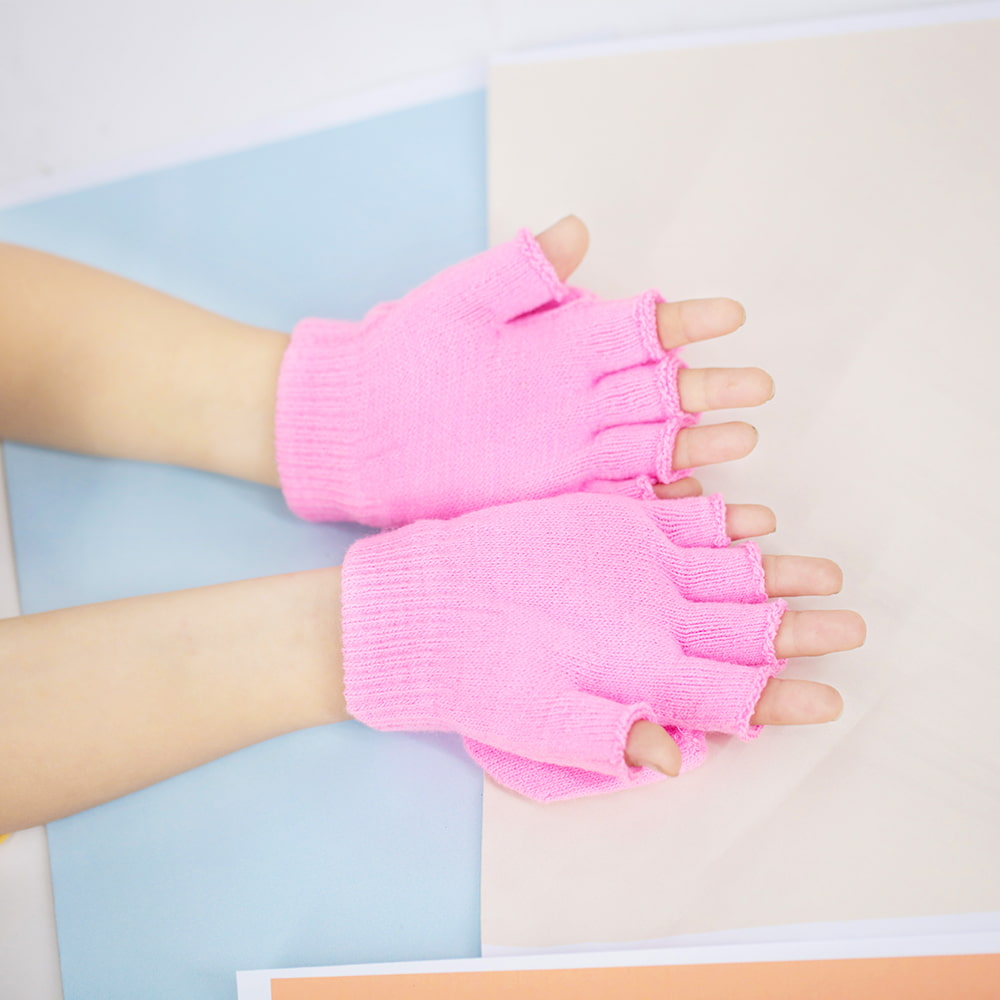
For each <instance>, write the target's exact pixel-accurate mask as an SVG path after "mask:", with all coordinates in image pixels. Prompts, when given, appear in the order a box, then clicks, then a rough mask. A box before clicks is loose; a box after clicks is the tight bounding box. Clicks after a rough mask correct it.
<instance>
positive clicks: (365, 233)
mask: <svg viewBox="0 0 1000 1000" xmlns="http://www.w3.org/2000/svg"><path fill="white" fill-rule="evenodd" d="M0 239H3V240H6V241H8V242H15V243H23V244H26V245H30V246H34V247H37V248H40V249H43V250H48V251H51V252H54V253H59V254H62V255H65V256H68V257H73V258H75V259H78V260H82V261H85V262H87V263H90V264H93V265H95V266H98V267H102V268H105V269H107V270H110V271H113V272H115V273H118V274H123V275H126V276H127V277H131V278H133V279H135V280H138V281H141V282H144V283H146V284H149V285H152V286H154V287H157V288H160V289H162V290H164V291H166V292H169V293H171V294H174V295H177V296H180V297H182V298H185V299H187V300H189V301H192V302H195V303H197V304H198V305H201V306H203V307H205V308H208V309H212V310H215V311H217V312H220V313H223V314H225V315H229V316H232V317H234V318H236V319H240V320H243V321H246V322H250V323H253V324H256V325H261V326H271V327H274V328H277V329H285V330H288V329H290V328H291V326H292V324H293V323H294V322H295V321H296V320H297V319H298V318H300V317H301V316H304V315H321V316H338V317H343V318H351V317H358V316H360V315H362V314H363V313H364V311H365V310H366V309H367V308H368V307H369V306H371V305H372V304H374V303H375V302H378V301H381V300H384V299H387V298H392V297H395V296H398V295H400V294H402V293H403V292H405V291H406V290H407V289H409V288H411V287H412V286H413V285H415V284H417V283H419V282H420V281H422V280H424V279H425V278H427V277H428V276H430V275H431V274H432V273H434V272H435V271H436V270H439V269H440V268H441V267H444V266H446V265H447V264H449V263H452V262H453V261H456V260H459V259H461V258H462V257H465V256H467V255H469V254H471V253H475V252H477V251H479V250H481V249H483V248H484V247H485V245H486V196H485V98H484V95H483V93H481V92H477V93H474V94H469V95H464V96H460V97H456V98H452V99H449V100H445V101H439V102H435V103H433V104H428V105H425V106H422V107H418V108H414V109H409V110H406V111H401V112H397V113H393V114H389V115H384V116H381V117H378V118H375V119H371V120H368V121H364V122H360V123H355V124H351V125H345V126H341V127H338V128H335V129H331V130H329V131H326V132H323V133H320V134H317V135H312V136H308V137H305V138H298V139H294V140H290V141H283V142H280V143H274V144H271V145H267V146H264V147H262V148H259V149H256V150H253V151H250V152H243V153H239V154H234V155H230V156H225V157H219V158H216V159H213V160H210V161H206V162H204V163H198V164H193V165H188V166H184V167H180V168H174V169H169V170H164V171H161V172H157V173H153V174H149V175H145V176H141V177H137V178H133V179H130V180H127V181H123V182H116V183H114V184H109V185H105V186H102V187H100V188H96V189H93V190H90V191H86V192H83V193H79V194H74V195H68V196H65V197H60V198H54V199H51V200H49V201H46V202H44V203H40V204H37V205H30V206H25V207H22V208H17V209H10V210H7V211H4V212H0ZM6 462H7V477H8V484H9V494H10V507H11V517H12V522H13V531H14V544H15V551H16V556H17V564H18V576H19V585H20V591H21V602H22V607H23V610H24V612H25V613H31V612H36V611H45V610H49V609H53V608H60V607H65V606H69V605H75V604H82V603H90V602H93V601H103V600H109V599H113V598H117V597H124V596H129V595H133V594H143V593H154V592H158V591H166V590H174V589H179V588H184V587H195V586H202V585H206V584H212V583H219V582H222V581H227V580H237V579H243V578H247V577H253V576H263V575H267V574H272V573H282V572H290V571H293V570H299V569H308V568H313V567H318V566H323V565H329V564H331V563H337V562H339V561H340V559H341V557H342V555H343V553H344V551H345V549H346V547H347V546H348V545H349V544H350V542H351V541H352V540H353V539H354V538H356V537H358V536H359V535H360V534H361V533H363V529H360V528H357V527H354V526H349V525H313V524H306V523H304V522H301V521H297V520H296V519H295V518H294V517H293V516H292V515H291V514H290V513H289V512H288V510H287V509H286V507H285V505H284V502H283V501H282V499H281V496H280V495H279V493H278V492H277V491H275V490H271V489H268V488H265V487H259V486H254V485H249V484H246V483H241V482H237V481H235V480H228V479H225V478H222V477H217V476H212V475H208V474H202V473H198V472H192V471H188V470H182V469H175V468H168V467H164V466H158V465H143V464H140V463H133V462H123V461H112V460H102V459H94V458H86V457H81V456H76V455H68V454H63V453H60V452H55V451H46V450H42V449H36V448H29V447H24V446H19V445H7V446H6ZM276 669H280V665H276ZM481 794H482V783H481V775H480V772H479V771H478V769H477V768H476V767H475V766H473V765H472V764H471V763H470V762H469V761H468V759H467V758H466V757H465V755H464V754H463V752H462V750H461V748H460V745H459V743H458V741H457V740H456V739H453V738H451V737H446V736H436V735H408V734H384V733H376V732H373V731H370V730H367V729H365V728H364V727H362V726H360V725H358V724H356V723H345V724H340V725H337V726H329V727H323V728H319V729H313V730H308V731H306V732H302V733H297V734H293V735H291V736H287V737H282V738H280V739H276V740H271V741H269V742H267V743H263V744H260V745H258V746H255V747H251V748H249V749H247V750H244V751H241V752H240V753H236V754H233V755H231V756H229V757H226V758H224V759H222V760H219V761H216V762H214V763H212V764H209V765H206V766H204V767H201V768H198V769H197V770H195V771H192V772H189V773H188V774H184V775H181V776H179V777H176V778H173V779H171V780H169V781H166V782H163V783H161V784H159V785H156V786H154V787H152V788H149V789H146V790H144V791H141V792H138V793H136V794H134V795H130V796H128V797H126V798H123V799H120V800H119V801H117V802H112V803H109V804H107V805H104V806H100V807H99V808H96V809H92V810H90V811H88V812H86V813H82V814H80V815H78V816H74V817H71V818H69V819H66V820H62V821H60V822H58V823H53V824H51V825H50V827H49V843H50V847H51V854H52V869H53V878H54V885H55V895H56V913H57V922H58V932H59V947H60V953H61V964H62V973H63V982H64V988H65V995H66V997H67V1000H92V998H95V997H100V998H102V1000H115V998H122V1000H125V998H128V1000H135V998H137V997H143V998H158V997H172V998H173V997H184V998H185V1000H208V998H219V997H232V996H234V995H235V977H234V973H235V971H236V970H237V969H240V968H261V967H284V966H298V965H323V964H330V963H345V962H384V961H395V960H402V959H417V958H440V957H466V956H475V955H478V954H479V851H480V836H481V830H480V822H481V820H480V817H481Z"/></svg>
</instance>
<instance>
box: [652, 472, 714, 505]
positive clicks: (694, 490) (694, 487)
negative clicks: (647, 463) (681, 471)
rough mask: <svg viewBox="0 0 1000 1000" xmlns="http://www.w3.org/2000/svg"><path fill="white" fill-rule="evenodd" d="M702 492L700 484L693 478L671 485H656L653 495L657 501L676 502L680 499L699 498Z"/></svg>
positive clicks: (689, 477)
mask: <svg viewBox="0 0 1000 1000" xmlns="http://www.w3.org/2000/svg"><path fill="white" fill-rule="evenodd" d="M702 492H703V488H702V485H701V483H699V482H698V480H697V479H695V478H694V477H693V476H688V477H686V478H685V479H678V480H676V481H675V482H672V483H656V484H655V485H654V486H653V493H654V494H656V497H657V499H659V500H676V499H678V498H681V497H700V496H701V494H702Z"/></svg>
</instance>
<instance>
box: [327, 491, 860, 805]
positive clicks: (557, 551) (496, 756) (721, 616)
mask: <svg viewBox="0 0 1000 1000" xmlns="http://www.w3.org/2000/svg"><path fill="white" fill-rule="evenodd" d="M771 521H772V518H771V515H770V512H769V511H767V510H766V508H756V507H750V508H731V509H730V510H729V511H728V512H727V510H726V508H725V507H724V505H723V503H722V500H721V498H720V497H719V496H717V495H716V496H714V497H707V498H688V499H681V500H652V501H639V500H633V499H631V498H628V497H624V496H613V495H597V494H586V493H577V494H569V495H564V496H560V497H553V498H549V499H545V500H537V501H527V502H523V503H516V504H508V505H505V506H500V507H494V508H491V509H488V510H482V511H478V512H475V513H471V514H467V515H465V516H463V517H458V518H455V519H453V520H450V521H421V522H419V523H417V524H413V525H410V526H409V527H406V528H402V529H400V530H399V531H396V532H390V533H386V534H381V535H375V536H372V537H370V538H366V539H362V540H361V541H359V542H356V543H355V545H354V546H353V547H352V548H351V549H350V550H349V552H348V554H347V558H346V559H345V562H344V568H343V619H342V620H343V664H344V691H345V697H346V703H347V709H348V711H349V712H350V713H351V714H352V715H354V716H355V717H356V718H358V719H360V720H361V721H362V722H365V723H367V724H369V725H372V726H374V727H376V728H380V729H430V730H452V731H456V732H459V733H461V734H462V735H463V736H464V737H465V742H466V746H467V748H468V749H469V752H470V753H471V754H472V756H473V757H474V758H475V759H476V760H477V761H478V762H479V763H480V764H481V765H482V766H483V767H484V769H485V770H486V771H487V772H488V773H490V774H491V775H492V776H493V777H494V778H495V779H496V780H498V781H499V782H501V783H502V784H504V785H507V786H509V787H511V788H514V789H515V790H517V791H519V792H521V793H523V794H525V795H529V796H531V797H533V798H537V799H542V800H550V799H559V798H567V797H572V796H579V795H591V794H595V793H598V792H604V791H613V790H615V789H619V788H625V787H627V786H629V785H635V784H644V783H646V782H648V781H653V780H658V779H659V778H662V776H663V774H665V773H669V774H677V773H679V772H680V771H681V770H685V769H689V768H692V767H695V766H697V765H698V764H699V763H700V762H701V760H702V759H703V757H704V753H705V733H706V732H720V733H729V734H732V735H735V736H739V737H740V738H742V739H751V738H752V737H754V736H756V735H757V733H758V732H759V727H760V726H761V725H763V724H782V723H805V722H820V721H828V720H830V719H833V718H836V716H837V715H838V714H839V712H840V707H841V702H840V696H839V694H838V693H837V692H836V691H835V690H834V689H832V688H830V687H828V686H826V685H823V684H815V683H812V682H808V681H785V682H779V681H774V680H771V678H772V677H773V676H774V675H775V674H776V673H778V672H779V671H780V670H781V669H782V667H783V666H784V659H783V658H784V657H786V656H808V655H817V654H821V653H825V652H831V651H833V650H837V649H848V648H851V647H853V646H856V645H859V644H860V643H861V642H862V641H863V638H864V623H863V621H862V620H861V619H860V617H859V616H857V615H856V614H854V613H853V612H849V611H804V612H785V604H784V601H782V600H780V599H779V600H775V601H771V602H769V601H768V598H769V597H780V595H789V596H791V595H799V594H806V593H811V594H825V593H833V592H835V591H836V590H838V589H839V586H840V571H839V569H838V568H837V567H836V566H835V565H834V564H832V563H830V562H829V561H828V560H825V559H807V558H802V557H790V556H785V557H765V558H763V559H762V558H761V556H760V553H759V550H758V549H757V547H756V546H755V545H754V544H753V543H752V542H751V543H748V544H746V545H743V546H736V547H730V546H729V541H730V537H731V535H736V536H745V535H747V534H751V533H756V532H758V531H766V530H770V527H771ZM664 727H665V728H664ZM638 765H648V766H646V767H642V766H638ZM652 768H655V769H656V770H653V769H652ZM658 772H659V773H658Z"/></svg>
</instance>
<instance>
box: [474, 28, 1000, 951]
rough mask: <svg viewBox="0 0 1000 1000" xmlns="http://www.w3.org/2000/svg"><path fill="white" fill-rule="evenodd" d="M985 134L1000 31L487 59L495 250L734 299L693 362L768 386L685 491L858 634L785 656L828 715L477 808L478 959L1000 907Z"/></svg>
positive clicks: (990, 194) (635, 282) (996, 167)
mask: <svg viewBox="0 0 1000 1000" xmlns="http://www.w3.org/2000/svg"><path fill="white" fill-rule="evenodd" d="M998 125H1000V21H985V22H980V23H971V24H955V25H948V26H941V27H920V28H907V29H897V30H891V31H875V32H871V33H867V34H860V35H842V36H830V37H816V38H808V39H800V40H794V41H776V42H756V43H752V44H742V45H725V46H718V47H709V48H701V49H692V50H682V51H660V52H644V53H641V54H631V55H615V56H607V57H596V58H587V59H581V60H571V61H559V62H550V63H533V64H525V65H507V66H499V67H496V68H495V70H494V72H493V75H492V80H491V88H490V146H491V155H490V177H491V180H490V184H491V189H490V199H491V233H492V237H493V239H494V241H499V240H502V239H506V238H508V237H509V236H511V235H512V234H513V232H514V231H515V229H516V228H517V227H518V226H520V225H530V226H532V227H534V228H535V230H536V231H537V230H538V229H540V228H544V227H545V226H546V225H548V224H549V223H551V222H552V221H554V220H555V219H556V218H559V217H560V216H561V215H563V214H565V213H567V212H575V213H577V214H579V215H580V216H581V217H582V218H583V219H584V220H585V221H586V222H587V223H588V225H589V226H590V229H591V236H592V241H591V247H592V249H591V253H590V255H589V256H588V259H587V262H586V264H585V266H584V267H583V268H582V269H581V271H580V272H579V273H578V275H577V276H576V278H575V280H576V281H577V282H578V283H580V284H586V285H589V286H591V287H593V288H595V289H596V290H597V291H599V292H601V293H603V294H605V295H609V296H619V295H621V296H624V295H631V294H633V293H635V292H638V291H640V290H641V289H642V288H644V287H646V286H649V285H653V286H657V287H659V288H660V289H661V290H662V291H663V293H664V294H665V295H666V296H667V297H668V298H693V297H699V296H709V295H730V296H732V297H734V298H737V299H739V300H741V301H742V302H743V303H744V304H745V305H746V307H747V310H748V313H749V317H750V318H749V321H748V323H747V324H746V326H745V327H744V328H743V329H742V330H741V331H740V332H739V333H738V334H736V335H735V336H733V337H730V338H726V339H725V340H721V341H716V342H714V343H711V344H703V345H698V346H696V347H694V348H691V349H689V350H688V353H687V359H688V361H689V362H690V363H692V364H695V365H759V366H761V367H764V368H766V369H768V370H769V371H770V372H771V373H772V374H773V375H774V376H775V378H776V381H777V386H778V391H777V395H776V398H775V399H774V400H773V401H772V402H771V403H769V404H768V405H767V406H766V407H764V408H763V409H761V410H758V411H751V416H750V417H749V419H750V420H751V422H753V423H754V424H755V425H756V426H757V427H758V428H759V430H760V432H761V440H760V444H759V446H758V448H757V451H756V452H755V453H754V455H753V456H752V457H751V458H749V459H746V460H744V461H742V462H739V463H736V464H734V465H731V466H728V467H719V468H717V469H711V470H708V471H706V472H705V473H704V474H703V475H702V477H701V478H702V480H703V482H704V484H705V486H706V489H707V490H714V489H721V490H722V491H723V492H724V493H725V494H726V496H727V499H729V500H731V501H733V502H758V503H766V504H768V505H770V506H772V507H773V508H774V509H775V510H776V511H777V513H778V521H779V530H778V532H777V534H776V535H774V536H771V537H770V538H768V539H767V540H765V541H764V542H763V545H762V547H763V548H764V550H765V551H770V552H792V553H802V554H816V555H828V556H831V557H832V558H834V559H836V560H837V561H838V562H840V563H841V565H842V566H843V567H844V570H845V574H846V586H845V589H844V592H843V593H842V594H841V595H840V596H838V597H836V598H832V599H830V598H826V599H823V600H818V599H817V600H809V601H800V602H793V606H797V607H855V608H857V609H859V610H860V611H862V613H863V614H864V615H865V616H866V618H867V620H868V623H869V639H868V643H867V645H866V646H865V648H864V649H863V650H861V651H858V652H852V653H844V654H837V655H834V656H830V657H828V658H826V659H824V660H822V661H819V662H816V661H808V660H799V661H793V662H792V664H790V666H789V669H788V671H787V674H786V676H796V677H814V678H817V679H821V680H825V681H829V682H831V683H834V684H836V685H837V686H838V687H839V688H840V689H841V690H842V692H843V694H844V697H845V700H846V704H847V708H846V711H845V714H844V717H843V718H842V720H840V721H839V722H837V723H835V724H832V725H829V726H824V727H806V728H786V729H771V730H768V731H766V732H765V733H764V735H763V736H762V737H761V739H759V740H758V741H757V742H756V743H754V744H750V745H745V744H740V743H738V742H735V741H727V740H724V739H717V740H716V741H715V742H714V745H713V749H712V752H711V756H710V760H709V763H708V764H707V765H706V766H704V767H703V768H702V769H700V770H699V771H697V772H694V773H692V774H690V775H686V776H684V777H683V778H681V779H679V780H676V781H669V782H665V783H662V784H660V785H656V786H653V787H648V788H645V789H640V790H633V791H627V792H623V793H618V794H616V795H613V796H606V797H601V798H596V799H590V800H577V801H572V802H567V803H561V804H555V805H549V806H540V805H537V804H534V803H530V802H528V801H525V800H523V799H520V798H518V797H517V796H514V795H512V794H509V793H506V792H504V791H502V790H500V789H498V788H496V786H492V785H491V786H489V787H488V788H487V794H486V803H485V836H484V859H483V941H484V945H485V946H486V947H487V948H488V947H492V946H523V947H544V946H555V945H567V944H571V943H579V942H587V941H595V942H624V941H633V940H640V939H651V938H661V937H666V936H669V935H674V934H686V933H696V932H707V931H716V930H723V929H730V928H744V927H756V926H763V925H775V924H787V923H795V922H800V921H826V920H847V919H860V918H878V917H910V916H920V915H929V914H944V913H958V912H971V911H988V910H998V909H1000V864H998V853H1000V778H998V762H1000V753H998V751H1000V737H998V728H1000V727H998V716H1000V655H998V646H1000V642H998V638H997V633H998V620H1000V615H998V596H1000V595H998V588H997V584H996V581H997V578H998V576H1000V545H998V541H1000V531H998V527H997V525H998V520H1000V512H998V509H997V508H998V494H1000V490H998V486H1000V476H998V473H997V463H998V461H1000V447H998V430H1000V420H998V416H1000V404H998V398H1000V347H998V344H1000V294H998V292H1000V281H998V270H1000V268H998V265H1000V253H998V251H1000V236H998V234H1000V127H998ZM739 416H740V415H739V414H733V413H727V414H721V415H719V416H717V417H712V418H711V419H712V420H713V421H714V420H725V419H735V418H738V417H739Z"/></svg>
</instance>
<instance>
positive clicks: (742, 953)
mask: <svg viewBox="0 0 1000 1000" xmlns="http://www.w3.org/2000/svg"><path fill="white" fill-rule="evenodd" d="M997 951H1000V933H997V932H996V931H989V932H984V933H981V934H974V935H969V936H967V937H962V938H950V937H948V936H946V935H932V936H927V937H909V938H905V937H904V938H895V939H893V938H882V939H879V940H867V941H866V940H855V941H811V942H784V943H781V944H757V945H716V946H710V947H703V948H670V949H650V950H646V951H605V952H600V953H597V954H586V955H584V954H570V953H563V954H558V955H521V956H517V957H509V958H500V957H491V958H463V959H451V960H442V961H435V962H386V963H382V964H376V965H329V966H323V967H318V968H312V969H308V968H306V969H260V970H255V971H253V972H237V973H236V983H237V987H238V994H239V1000H271V980H272V979H309V978H313V977H320V976H390V975H406V974H407V973H430V972H500V971H503V970H510V969H609V968H616V967H619V966H624V967H626V968H635V967H637V966H645V965H708V964H712V963H720V964H721V963H736V962H804V961H810V960H813V959H826V958H909V957H912V956H919V955H985V954H992V953H995V952H997Z"/></svg>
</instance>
